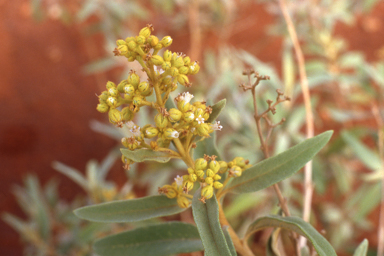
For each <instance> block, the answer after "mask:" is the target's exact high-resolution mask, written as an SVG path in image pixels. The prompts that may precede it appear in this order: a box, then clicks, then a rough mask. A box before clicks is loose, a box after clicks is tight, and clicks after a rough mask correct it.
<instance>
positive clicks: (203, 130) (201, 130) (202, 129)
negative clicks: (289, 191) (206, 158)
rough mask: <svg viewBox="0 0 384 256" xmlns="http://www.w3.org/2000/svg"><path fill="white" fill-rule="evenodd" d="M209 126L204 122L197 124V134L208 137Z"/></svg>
mask: <svg viewBox="0 0 384 256" xmlns="http://www.w3.org/2000/svg"><path fill="white" fill-rule="evenodd" d="M209 128H210V127H209V125H208V124H206V123H202V124H199V125H198V126H197V129H196V131H197V134H198V135H199V136H202V137H209V131H210V129H209Z"/></svg>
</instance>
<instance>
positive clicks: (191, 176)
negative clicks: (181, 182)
mask: <svg viewBox="0 0 384 256" xmlns="http://www.w3.org/2000/svg"><path fill="white" fill-rule="evenodd" d="M189 180H190V181H192V182H195V181H196V180H197V175H196V174H194V173H191V174H189Z"/></svg>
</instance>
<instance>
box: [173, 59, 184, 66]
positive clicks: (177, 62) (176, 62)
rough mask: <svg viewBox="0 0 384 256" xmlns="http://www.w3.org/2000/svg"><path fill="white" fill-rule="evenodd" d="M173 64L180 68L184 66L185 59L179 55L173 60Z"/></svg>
mask: <svg viewBox="0 0 384 256" xmlns="http://www.w3.org/2000/svg"><path fill="white" fill-rule="evenodd" d="M172 66H173V67H175V68H180V67H183V66H184V61H183V58H182V57H177V58H176V59H175V60H174V61H173V62H172Z"/></svg>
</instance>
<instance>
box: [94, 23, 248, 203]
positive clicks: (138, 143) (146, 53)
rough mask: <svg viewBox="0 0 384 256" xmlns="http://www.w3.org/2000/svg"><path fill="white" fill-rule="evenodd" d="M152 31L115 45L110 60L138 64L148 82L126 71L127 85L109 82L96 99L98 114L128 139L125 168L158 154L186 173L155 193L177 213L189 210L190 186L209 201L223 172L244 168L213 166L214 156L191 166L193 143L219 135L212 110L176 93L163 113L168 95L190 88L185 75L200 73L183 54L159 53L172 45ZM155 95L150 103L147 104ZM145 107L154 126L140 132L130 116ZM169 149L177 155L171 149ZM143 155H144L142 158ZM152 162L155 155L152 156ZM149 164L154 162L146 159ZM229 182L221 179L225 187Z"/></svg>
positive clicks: (237, 163)
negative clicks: (174, 202) (121, 58)
mask: <svg viewBox="0 0 384 256" xmlns="http://www.w3.org/2000/svg"><path fill="white" fill-rule="evenodd" d="M152 31H153V27H152V25H147V26H146V27H145V28H143V29H142V30H141V31H140V33H139V35H138V36H136V37H128V38H126V39H125V40H117V42H116V44H117V48H115V50H114V51H113V52H114V54H115V56H124V57H125V58H127V60H128V61H137V62H139V63H140V65H141V66H142V70H143V71H144V72H145V73H146V75H147V77H148V79H147V80H146V81H141V80H140V77H139V76H138V75H137V74H136V73H135V71H131V72H130V73H129V76H128V78H127V79H125V80H123V81H121V82H120V83H119V84H117V85H116V84H115V83H113V82H108V83H107V85H106V90H105V91H103V92H102V93H101V95H100V96H99V104H98V105H97V110H98V111H100V112H102V113H106V112H108V115H109V121H110V122H111V123H112V124H114V125H115V126H117V127H123V126H124V125H126V126H127V127H128V129H129V131H130V132H131V134H132V136H131V137H125V138H122V140H121V142H122V144H123V146H124V147H125V148H126V149H127V150H128V154H123V156H122V161H123V163H124V167H125V168H129V165H130V164H132V163H133V162H134V161H142V160H145V159H149V158H146V157H148V155H151V154H152V155H156V154H157V153H161V157H165V158H167V159H170V158H179V159H182V160H183V161H184V162H185V163H186V164H187V166H188V167H189V168H188V174H187V175H184V176H182V177H179V176H178V177H176V178H175V182H174V183H173V184H171V185H165V186H163V187H162V188H159V192H160V193H163V194H165V195H166V196H168V197H169V198H177V202H178V204H179V206H180V207H188V206H189V205H190V200H189V199H190V198H191V195H188V192H189V191H191V190H192V189H193V188H194V184H195V183H196V182H199V183H200V184H201V187H202V190H201V200H202V201H204V200H205V199H209V198H211V197H212V196H213V192H214V189H220V188H222V187H223V183H221V182H222V174H223V173H226V172H228V174H229V175H227V176H228V177H238V176H240V175H241V173H242V171H243V170H244V169H245V168H246V167H247V164H248V163H247V161H245V160H244V159H242V158H235V159H234V160H233V161H231V162H228V163H227V162H224V161H216V157H215V156H210V157H209V156H205V157H204V158H199V159H197V160H196V161H193V160H192V156H191V151H192V148H194V147H196V142H197V141H199V140H203V139H204V138H207V137H209V136H210V134H211V133H213V132H214V131H216V130H221V129H222V126H221V125H220V122H219V121H214V120H213V119H214V118H215V117H216V116H217V115H216V116H213V117H212V118H211V119H212V120H211V119H210V117H211V114H212V111H213V109H212V107H211V106H207V105H206V102H204V101H194V102H192V99H193V98H194V96H193V95H192V94H190V93H189V92H184V93H180V94H179V95H178V96H177V97H175V98H174V103H175V107H173V108H166V107H165V103H166V102H167V101H168V99H169V96H170V93H171V92H173V91H174V90H176V88H177V86H178V84H181V85H183V86H185V87H190V86H191V83H190V82H189V79H188V77H187V75H194V74H196V73H197V72H198V71H199V69H200V67H199V64H198V63H197V62H196V61H195V62H192V61H191V59H190V58H189V57H188V56H186V55H184V54H182V53H175V52H171V51H169V50H164V51H163V53H159V51H160V50H162V49H163V48H165V47H168V46H170V45H171V43H172V38H171V37H169V36H166V37H164V38H163V39H161V40H159V39H158V38H157V37H156V36H154V35H151V33H152ZM153 93H154V94H155V96H156V98H155V101H151V100H149V99H152V98H148V97H149V96H151V95H152V94H153ZM144 106H148V107H151V108H153V109H154V110H156V112H157V113H156V114H155V116H154V118H153V124H146V125H144V126H142V127H140V126H138V125H136V124H135V123H134V122H133V119H134V117H135V114H136V113H137V112H138V111H140V108H141V107H144ZM171 143H173V145H174V147H175V148H176V149H177V151H173V150H172V149H170V145H171ZM142 150H144V151H145V152H144V153H142V152H143V151H142ZM156 156H157V155H156ZM151 159H153V158H151ZM226 181H228V179H227V178H226V179H224V181H223V182H224V183H225V182H226Z"/></svg>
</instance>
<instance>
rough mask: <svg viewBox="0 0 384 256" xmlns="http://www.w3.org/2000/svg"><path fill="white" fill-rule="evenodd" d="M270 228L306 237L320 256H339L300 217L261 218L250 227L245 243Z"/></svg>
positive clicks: (272, 216)
mask: <svg viewBox="0 0 384 256" xmlns="http://www.w3.org/2000/svg"><path fill="white" fill-rule="evenodd" d="M268 227H275V228H284V229H288V230H291V231H294V232H296V233H298V234H300V235H302V236H304V237H306V238H307V239H308V240H309V241H310V242H311V243H312V244H313V247H314V248H315V250H316V252H317V253H318V254H319V256H337V255H336V252H335V250H334V249H333V248H332V246H331V244H330V243H329V242H328V241H327V240H326V239H325V238H324V237H323V236H322V235H320V233H319V232H317V231H316V229H315V228H314V227H312V226H311V225H310V224H309V223H307V222H305V221H304V220H302V219H301V218H298V217H281V216H277V215H276V216H275V215H268V216H266V217H262V218H259V219H257V220H256V221H255V222H253V223H252V224H251V225H250V226H249V227H248V230H247V233H246V236H245V241H247V240H248V238H249V236H251V235H252V234H253V233H255V232H257V231H259V230H261V229H264V228H268Z"/></svg>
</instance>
